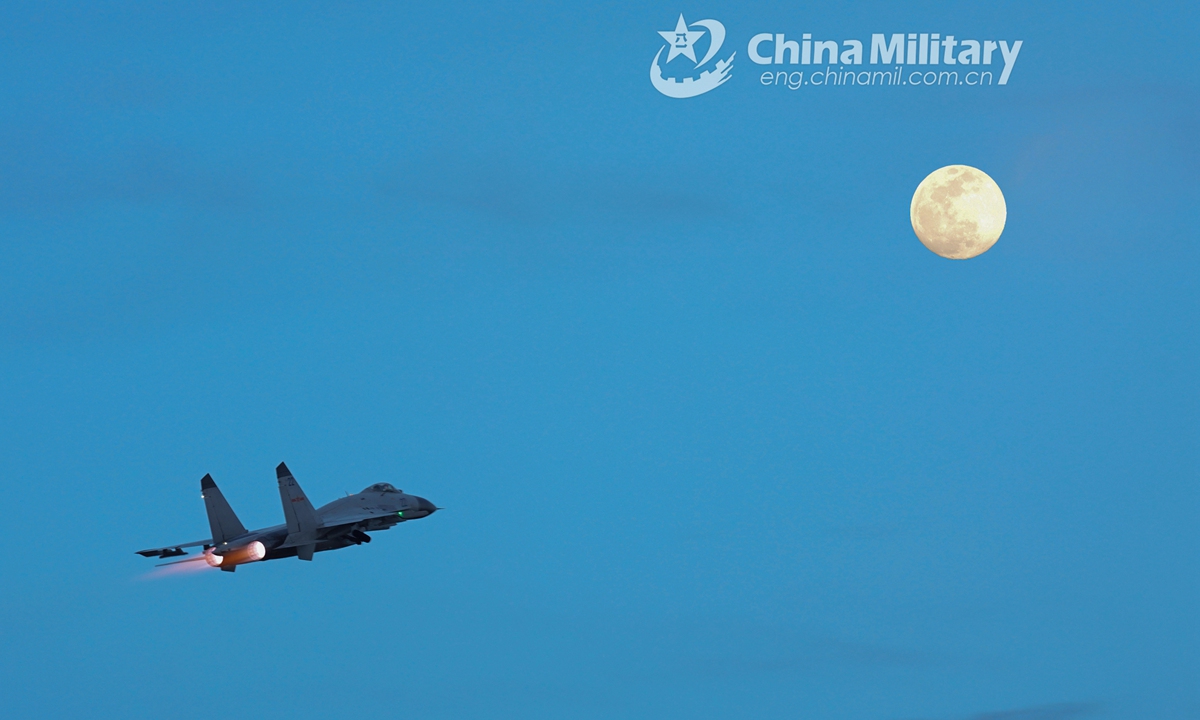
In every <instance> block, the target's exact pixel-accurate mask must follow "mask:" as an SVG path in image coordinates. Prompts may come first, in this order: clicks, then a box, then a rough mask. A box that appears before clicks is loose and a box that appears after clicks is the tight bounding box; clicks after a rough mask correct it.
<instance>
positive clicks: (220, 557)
mask: <svg viewBox="0 0 1200 720" xmlns="http://www.w3.org/2000/svg"><path fill="white" fill-rule="evenodd" d="M266 556H267V546H266V545H263V544H262V543H261V542H259V541H258V540H255V541H254V542H251V543H248V544H246V545H242V546H240V547H235V548H233V549H230V550H226V551H224V552H222V553H217V552H216V551H215V550H206V551H205V552H204V560H205V562H207V563H208V564H209V565H211V566H212V567H232V566H234V565H243V564H245V563H251V562H256V561H258V560H262V559H263V558H265V557H266Z"/></svg>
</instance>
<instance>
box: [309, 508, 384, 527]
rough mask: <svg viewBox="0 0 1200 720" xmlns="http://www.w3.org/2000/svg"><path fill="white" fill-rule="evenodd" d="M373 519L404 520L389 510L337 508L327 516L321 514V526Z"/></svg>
mask: <svg viewBox="0 0 1200 720" xmlns="http://www.w3.org/2000/svg"><path fill="white" fill-rule="evenodd" d="M374 518H395V519H396V521H397V522H399V521H400V520H402V519H403V518H404V515H398V514H397V513H395V512H393V511H391V510H384V509H383V508H363V507H357V508H344V509H342V508H339V509H337V510H332V511H330V512H328V513H327V514H324V513H323V514H322V515H321V526H322V527H325V528H332V527H337V526H339V525H349V524H351V523H357V522H362V521H363V520H372V519H374Z"/></svg>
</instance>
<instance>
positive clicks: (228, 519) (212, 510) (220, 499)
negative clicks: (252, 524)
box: [200, 475, 246, 545]
mask: <svg viewBox="0 0 1200 720" xmlns="http://www.w3.org/2000/svg"><path fill="white" fill-rule="evenodd" d="M200 495H201V497H203V498H204V509H205V510H206V511H208V527H209V528H210V529H211V530H212V541H213V543H214V544H217V545H219V544H221V543H223V542H225V541H227V540H232V539H233V538H235V537H237V536H238V535H244V534H245V533H246V528H245V526H244V525H242V521H241V520H238V516H237V514H235V513H234V512H233V508H231V507H229V501H228V500H226V499H225V496H224V495H222V494H221V488H219V487H217V484H216V483H215V482H213V479H212V475H205V476H204V477H203V478H201V479H200Z"/></svg>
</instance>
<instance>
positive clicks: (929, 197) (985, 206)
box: [909, 165, 1008, 260]
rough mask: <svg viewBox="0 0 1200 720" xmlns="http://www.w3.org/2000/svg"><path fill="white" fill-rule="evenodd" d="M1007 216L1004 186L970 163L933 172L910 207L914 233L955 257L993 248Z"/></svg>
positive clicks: (931, 247)
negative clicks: (1001, 187) (1001, 188)
mask: <svg viewBox="0 0 1200 720" xmlns="http://www.w3.org/2000/svg"><path fill="white" fill-rule="evenodd" d="M1007 215H1008V210H1007V207H1006V206H1005V204H1004V194H1003V193H1001V192H1000V186H999V185H997V184H996V182H995V181H994V180H992V178H991V177H989V176H988V174H987V173H985V172H983V171H982V170H979V169H977V168H973V167H970V166H968V165H948V166H946V167H944V168H939V169H938V170H934V171H933V172H931V173H930V174H929V175H928V176H927V177H926V178H925V179H924V180H922V181H921V184H920V185H918V186H917V191H916V192H915V193H913V199H912V205H911V207H910V208H909V217H910V219H911V221H912V226H913V232H915V233H916V234H917V238H918V239H920V241H921V243H922V244H924V245H925V247H927V248H929V250H930V251H932V252H934V253H937V254H938V255H941V256H942V257H945V258H950V259H953V260H966V259H968V258H973V257H976V256H977V255H981V254H983V253H985V252H987V251H988V250H989V249H990V248H991V247H992V245H994V244H995V243H996V240H998V239H999V238H1000V234H1001V233H1002V232H1004V222H1005V220H1006V219H1007Z"/></svg>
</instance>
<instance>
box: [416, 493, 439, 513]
mask: <svg viewBox="0 0 1200 720" xmlns="http://www.w3.org/2000/svg"><path fill="white" fill-rule="evenodd" d="M417 508H418V509H420V510H424V511H425V514H426V515H432V514H434V513H435V512H437V505H434V504H433V503H431V502H429V501H428V500H426V499H425V498H423V497H419V498H417Z"/></svg>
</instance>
